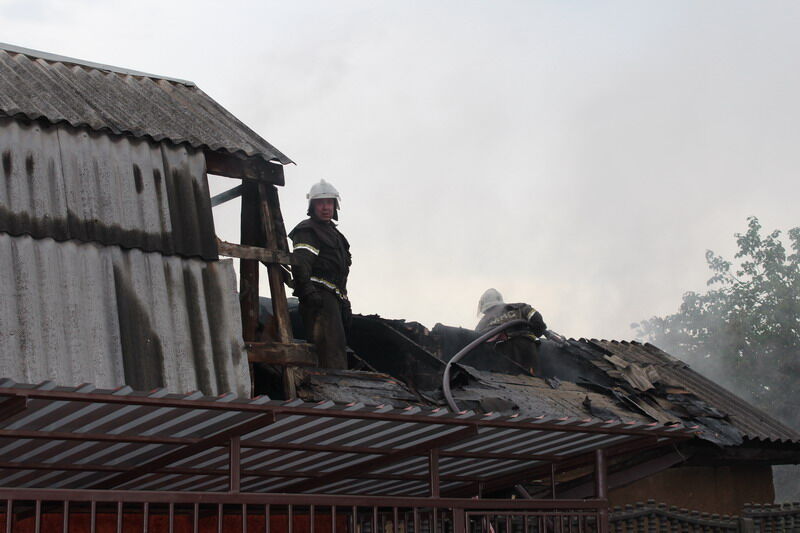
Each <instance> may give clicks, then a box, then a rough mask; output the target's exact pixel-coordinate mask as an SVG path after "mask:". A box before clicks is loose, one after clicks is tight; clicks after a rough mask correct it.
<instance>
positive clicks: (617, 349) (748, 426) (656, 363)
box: [583, 339, 800, 442]
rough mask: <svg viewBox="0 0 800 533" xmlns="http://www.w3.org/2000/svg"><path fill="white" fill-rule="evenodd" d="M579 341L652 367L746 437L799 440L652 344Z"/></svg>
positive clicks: (761, 413)
mask: <svg viewBox="0 0 800 533" xmlns="http://www.w3.org/2000/svg"><path fill="white" fill-rule="evenodd" d="M583 342H585V343H587V344H591V345H593V346H597V347H600V348H601V349H603V350H607V351H608V352H610V353H612V354H614V355H617V356H619V357H621V358H623V359H624V360H626V361H629V362H632V363H635V364H638V365H642V366H648V365H651V366H653V367H655V368H656V370H657V372H658V375H659V376H660V377H661V379H662V380H664V381H665V382H667V383H670V384H675V385H679V386H681V387H683V388H684V389H686V391H688V392H690V393H691V394H693V395H695V396H697V397H698V398H700V399H701V400H703V401H705V402H706V403H707V404H708V405H709V406H712V407H713V408H715V409H717V410H718V411H720V412H722V413H724V414H725V415H727V417H728V418H729V420H730V423H731V424H732V425H733V426H735V427H736V428H737V429H738V430H739V431H741V432H742V434H743V435H744V436H745V437H747V438H749V439H754V440H763V441H773V442H800V434H798V432H797V431H795V430H793V429H791V428H790V427H788V426H786V425H784V424H782V423H781V422H779V421H778V420H776V419H775V418H773V417H771V416H770V415H768V414H767V413H765V412H763V411H762V410H760V409H758V408H756V407H754V406H753V405H752V404H750V403H748V402H746V401H744V400H743V399H741V398H740V397H738V396H736V395H735V394H733V393H731V392H730V391H728V390H726V389H725V388H723V387H721V386H720V385H718V384H717V383H715V382H714V381H712V380H710V379H708V378H706V377H705V376H703V375H701V374H699V373H698V372H695V371H694V370H692V369H691V367H690V366H689V365H688V364H686V363H685V362H683V361H681V360H680V359H677V358H675V357H673V356H671V355H669V354H668V353H666V352H664V351H663V350H661V349H659V348H657V347H656V346H653V345H652V344H649V343H647V344H641V343H638V342H619V341H607V340H596V339H592V340H587V341H583Z"/></svg>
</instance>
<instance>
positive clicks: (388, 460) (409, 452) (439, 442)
mask: <svg viewBox="0 0 800 533" xmlns="http://www.w3.org/2000/svg"><path fill="white" fill-rule="evenodd" d="M477 434H478V428H477V427H476V426H467V427H466V428H464V429H460V430H458V431H456V432H454V433H450V434H448V435H445V436H444V437H439V438H436V439H432V440H429V441H425V442H421V443H419V444H416V445H414V446H409V447H408V448H403V449H401V450H397V451H395V452H392V453H390V454H387V455H384V456H383V457H376V458H375V459H371V460H369V461H365V462H363V463H359V464H357V465H355V466H353V467H350V468H344V469H342V470H336V471H334V472H331V473H330V474H327V475H325V476H322V477H318V478H314V479H309V480H308V481H304V482H301V483H295V484H294V485H289V486H288V487H285V488H282V489H281V490H282V491H284V492H301V491H306V490H309V489H314V488H316V487H321V486H323V485H329V484H331V483H336V482H337V481H341V480H343V479H347V478H350V477H358V476H359V475H361V474H365V473H367V472H371V471H372V470H376V469H378V468H384V467H386V466H389V465H392V464H394V463H396V462H398V461H401V460H403V459H405V458H407V457H412V456H414V455H419V454H420V453H422V452H425V451H428V450H431V449H434V448H441V447H444V446H451V445H453V444H457V443H459V442H461V441H463V440H466V439H469V438H472V437H474V436H475V435H477Z"/></svg>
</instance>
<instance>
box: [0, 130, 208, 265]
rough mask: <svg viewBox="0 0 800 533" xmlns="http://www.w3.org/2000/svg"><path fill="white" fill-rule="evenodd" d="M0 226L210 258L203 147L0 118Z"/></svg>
mask: <svg viewBox="0 0 800 533" xmlns="http://www.w3.org/2000/svg"><path fill="white" fill-rule="evenodd" d="M0 154H2V165H0V232H7V233H10V234H11V235H31V236H33V237H36V238H45V237H51V238H53V239H55V240H59V241H63V240H69V239H75V240H80V241H84V242H89V241H94V242H99V243H102V244H107V245H119V246H122V247H124V248H139V249H141V250H144V251H158V252H161V253H163V254H167V255H171V254H178V255H183V256H185V257H203V258H204V259H217V243H216V237H215V234H214V221H213V215H212V213H211V201H210V199H209V193H208V182H207V178H206V173H205V158H204V156H203V154H202V153H201V152H198V151H196V150H194V149H192V148H189V147H186V146H175V145H172V144H170V143H156V142H154V141H152V140H148V139H133V138H131V137H123V136H117V135H108V134H106V133H98V132H93V131H88V130H83V129H76V128H73V127H71V126H67V125H65V124H61V125H59V126H49V125H47V124H43V123H41V122H29V121H25V120H23V121H18V120H14V119H10V118H5V117H0Z"/></svg>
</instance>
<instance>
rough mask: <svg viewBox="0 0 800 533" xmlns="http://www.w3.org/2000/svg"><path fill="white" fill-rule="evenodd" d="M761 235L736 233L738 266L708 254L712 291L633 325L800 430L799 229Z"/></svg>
mask: <svg viewBox="0 0 800 533" xmlns="http://www.w3.org/2000/svg"><path fill="white" fill-rule="evenodd" d="M787 236H788V240H789V245H790V247H791V253H787V251H786V248H785V247H784V244H783V242H782V240H781V232H780V231H777V230H776V231H773V232H772V233H769V234H767V235H762V232H761V224H759V222H758V219H757V218H755V217H751V218H749V219H748V228H747V231H746V232H745V233H741V234H739V233H737V234H736V243H737V245H738V247H739V251H738V252H737V253H736V256H735V259H736V261H735V262H732V261H728V260H726V259H725V258H723V257H721V256H718V255H716V254H714V253H713V252H712V251H710V250H709V251H708V252H706V261H707V263H708V267H709V268H710V270H711V273H712V276H711V278H710V279H709V280H708V287H709V289H708V291H707V292H705V293H702V294H701V293H696V292H688V293H686V294H684V295H683V302H682V303H681V306H680V309H679V310H678V312H677V313H675V314H673V315H668V316H665V317H653V318H651V319H649V320H645V321H643V322H641V323H639V324H633V325H632V326H633V327H634V328H636V329H637V333H638V335H640V336H641V337H644V338H647V339H648V340H649V341H650V342H652V343H653V344H655V345H656V346H659V347H661V348H663V349H665V350H667V351H668V352H671V353H673V354H674V355H676V356H678V357H680V358H682V359H684V360H685V361H687V362H688V363H689V364H690V365H691V366H692V367H693V368H695V369H696V370H698V371H700V372H702V373H704V374H706V375H708V376H709V377H711V378H712V379H715V380H716V381H718V382H720V383H721V384H723V385H725V386H727V387H728V388H729V389H731V390H732V391H733V392H735V393H737V394H739V395H741V396H743V397H744V398H747V399H748V400H750V401H752V402H753V403H755V404H756V405H758V406H759V407H761V408H763V409H764V410H766V411H767V412H770V413H771V414H773V415H775V416H776V417H777V418H779V419H780V420H782V421H784V422H786V423H788V424H789V425H792V426H794V427H795V428H798V429H800V392H798V390H797V386H798V384H800V383H799V381H798V380H799V379H800V227H797V228H793V229H791V230H789V231H788V232H787Z"/></svg>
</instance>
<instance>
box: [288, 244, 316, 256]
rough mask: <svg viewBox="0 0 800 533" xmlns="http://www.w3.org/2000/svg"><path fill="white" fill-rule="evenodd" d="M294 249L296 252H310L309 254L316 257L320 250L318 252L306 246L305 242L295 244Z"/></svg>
mask: <svg viewBox="0 0 800 533" xmlns="http://www.w3.org/2000/svg"><path fill="white" fill-rule="evenodd" d="M294 249H295V250H308V251H309V252H311V253H312V254H314V255H319V250H317V249H316V248H314V247H313V246H311V245H310V244H306V243H304V242H298V243H297V244H295V245H294Z"/></svg>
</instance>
